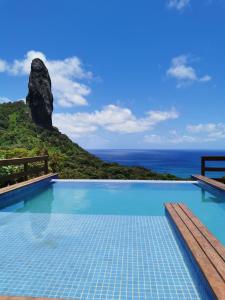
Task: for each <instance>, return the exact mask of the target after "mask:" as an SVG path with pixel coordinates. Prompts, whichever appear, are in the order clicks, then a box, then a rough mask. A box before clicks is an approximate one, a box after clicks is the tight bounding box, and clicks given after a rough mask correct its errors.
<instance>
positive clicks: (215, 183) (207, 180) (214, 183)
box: [192, 175, 225, 191]
mask: <svg viewBox="0 0 225 300" xmlns="http://www.w3.org/2000/svg"><path fill="white" fill-rule="evenodd" d="M192 177H193V178H194V179H195V180H199V181H201V182H204V183H206V184H209V185H210V186H212V187H214V188H217V189H220V190H222V191H225V184H224V183H222V182H219V181H217V180H215V179H211V178H208V177H206V176H202V175H192Z"/></svg>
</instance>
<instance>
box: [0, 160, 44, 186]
mask: <svg viewBox="0 0 225 300" xmlns="http://www.w3.org/2000/svg"><path fill="white" fill-rule="evenodd" d="M39 162H40V163H43V166H40V165H38V166H32V167H31V166H30V164H33V163H39ZM8 166H19V172H15V173H13V172H9V174H4V175H1V173H0V183H1V184H3V183H5V182H8V181H11V180H21V179H22V180H27V179H28V177H29V176H33V175H37V174H42V173H44V174H48V155H45V156H35V157H24V158H10V159H1V160H0V169H1V167H8Z"/></svg>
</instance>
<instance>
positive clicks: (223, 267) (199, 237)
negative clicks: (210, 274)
mask: <svg viewBox="0 0 225 300" xmlns="http://www.w3.org/2000/svg"><path fill="white" fill-rule="evenodd" d="M174 209H175V210H176V212H177V214H178V215H179V217H180V218H181V220H182V221H183V222H184V224H185V225H186V226H187V228H188V229H189V231H190V232H191V233H192V235H193V237H194V238H195V240H196V241H197V242H198V244H199V246H200V247H201V248H202V251H203V252H205V254H206V255H207V256H208V258H209V260H210V261H211V263H212V265H213V266H214V267H215V269H216V270H217V272H218V273H219V274H220V276H221V278H222V279H223V281H224V283H225V262H224V260H223V258H222V257H221V256H220V255H219V254H218V252H217V251H216V249H215V248H214V247H213V246H212V244H211V243H210V242H209V241H208V240H207V238H206V237H205V236H204V235H203V234H202V232H201V231H200V230H199V228H198V227H196V226H195V224H194V223H193V222H192V218H189V216H188V215H186V213H185V211H184V210H183V209H182V208H181V207H180V206H179V204H178V205H174Z"/></svg>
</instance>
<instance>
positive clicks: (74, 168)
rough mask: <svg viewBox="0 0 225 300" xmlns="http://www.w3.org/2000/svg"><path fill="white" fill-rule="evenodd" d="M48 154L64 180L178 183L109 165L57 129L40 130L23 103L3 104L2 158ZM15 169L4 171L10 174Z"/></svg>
mask: <svg viewBox="0 0 225 300" xmlns="http://www.w3.org/2000/svg"><path fill="white" fill-rule="evenodd" d="M43 154H48V155H49V157H50V169H51V171H52V172H57V173H59V176H60V178H91V179H94V178H96V179H101V178H105V179H177V178H176V177H175V176H173V175H170V174H159V173H155V172H152V171H149V170H147V169H145V168H142V167H126V166H121V165H119V164H117V163H106V162H104V161H102V160H100V159H99V158H97V157H95V156H94V155H91V154H90V153H89V152H87V151H85V150H84V149H82V148H81V147H80V146H79V145H77V144H76V143H73V142H72V141H71V140H70V139H69V138H68V137H67V136H66V135H64V134H62V133H61V132H59V130H58V129H57V128H53V129H52V130H47V129H42V128H40V127H38V126H36V125H35V124H34V123H33V122H32V120H31V118H30V115H29V110H28V107H27V106H26V104H25V103H24V102H23V101H17V102H13V103H3V104H0V158H12V157H28V156H35V155H43ZM11 171H13V169H12V168H10V167H9V168H8V167H7V168H1V169H0V173H1V174H2V175H3V174H9V173H10V172H11Z"/></svg>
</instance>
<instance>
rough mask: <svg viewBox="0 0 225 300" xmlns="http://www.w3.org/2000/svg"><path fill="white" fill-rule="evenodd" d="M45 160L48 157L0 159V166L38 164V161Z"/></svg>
mask: <svg viewBox="0 0 225 300" xmlns="http://www.w3.org/2000/svg"><path fill="white" fill-rule="evenodd" d="M46 159H48V155H44V156H35V157H23V158H9V159H1V160H0V166H9V165H22V164H24V163H33V162H38V161H44V160H46Z"/></svg>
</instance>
